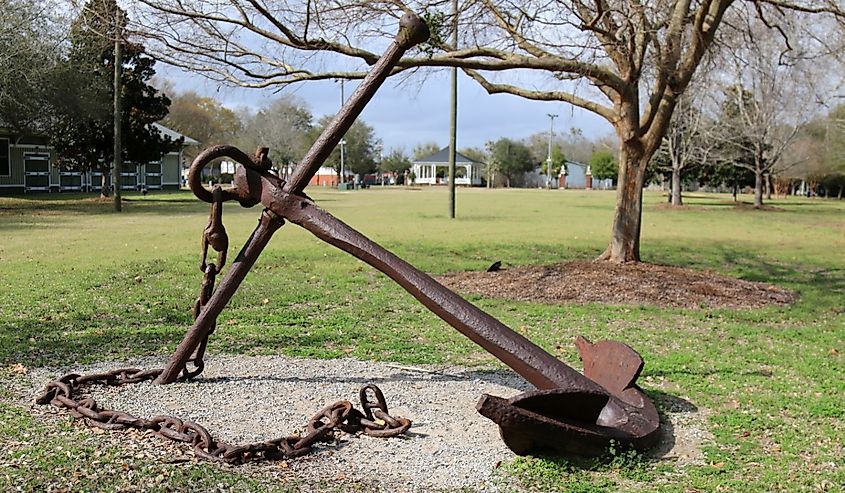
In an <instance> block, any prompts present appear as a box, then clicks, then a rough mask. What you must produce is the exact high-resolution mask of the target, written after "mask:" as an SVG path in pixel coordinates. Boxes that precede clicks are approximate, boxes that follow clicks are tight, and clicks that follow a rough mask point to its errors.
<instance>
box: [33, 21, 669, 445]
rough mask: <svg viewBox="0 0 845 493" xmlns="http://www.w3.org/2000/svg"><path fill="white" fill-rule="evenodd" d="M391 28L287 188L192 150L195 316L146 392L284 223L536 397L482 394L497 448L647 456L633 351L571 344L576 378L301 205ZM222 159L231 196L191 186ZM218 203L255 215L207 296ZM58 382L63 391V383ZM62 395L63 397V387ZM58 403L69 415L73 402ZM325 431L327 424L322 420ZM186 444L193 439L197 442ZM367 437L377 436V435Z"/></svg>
mask: <svg viewBox="0 0 845 493" xmlns="http://www.w3.org/2000/svg"><path fill="white" fill-rule="evenodd" d="M400 26H401V27H400V31H399V34H397V36H396V38H395V39H394V41H393V43H392V44H391V46H390V47H388V49H387V51H386V52H385V53H384V55H383V56H382V58H381V59H379V61H378V62H377V63H376V64H375V65H374V66H373V68H372V70H371V71H370V72H369V73H368V74H367V76H366V77H365V79H364V80H363V81H362V83H361V84H360V86H359V87H358V89H357V90H356V91H355V93H354V94H353V95H352V97H351V98H350V99H349V100H348V101H347V102H346V104H345V105H344V106H343V108H342V109H341V110H340V112H339V113H338V114H337V115H336V117H335V118H334V120H332V122H331V123H330V124H329V126H328V127H327V128H326V130H325V131H324V132H323V134H322V135H321V136H320V137H319V138H318V139H317V141H316V142H315V143H314V145H313V146H312V147H311V149H310V150H309V151H308V152H307V153H306V155H305V157H304V158H303V160H302V161H301V162H300V164H299V166H298V167H297V168H296V169H295V170H294V172H293V174H292V176H291V178H290V180H289V181H288V182H285V181H283V180H282V179H280V178H279V177H277V176H275V175H274V174H272V173H271V171H270V170H271V167H272V163H270V161H269V159H268V158H267V153H268V149H267V148H259V149H258V151H257V152H256V153H255V155H254V156H248V155H247V154H246V153H244V152H243V151H240V150H238V149H237V148H235V147H232V146H216V147H212V148H209V149H206V150H205V151H203V152H202V153H201V154H200V155H199V156H198V157H197V158H196V160H195V161H194V162H193V164H192V165H191V169H190V172H189V185H190V187H191V190H192V191H193V192H194V194H195V195H196V196H197V197H198V198H199V199H201V200H203V201H206V202H209V203H211V217H210V219H209V223H208V226H207V227H206V229H205V231H204V233H203V241H202V262H201V266H200V267H201V270H202V271H203V274H204V277H203V286H202V289H201V294H200V296H199V298H198V299H197V302H196V305H195V321H194V324H193V326H192V327H191V328H190V329H189V331H188V332H187V334H186V335H185V337H184V339H183V340H182V341H181V343H180V344H179V346H178V348H177V349H176V351H175V352H174V354H173V355H172V356H171V358H170V360H169V362H168V364H167V366H166V367H165V368H164V369H163V370H161V371H160V372H158V373H156V374H149V375H146V374H145V378H155V379H156V380H155V381H156V382H157V383H162V384H166V383H170V382H174V381H176V380H177V379H180V378H182V379H183V378H191V377H193V376H196V375H198V374H199V373H200V372H201V371H202V368H203V362H202V357H203V354H204V351H205V345H206V342H207V340H208V337H209V335H210V334H211V333H212V332H213V331H214V329H215V321H216V319H217V316H218V315H219V314H220V312H221V311H222V310H223V308H224V307H225V305H226V303H228V301H229V299H230V298H231V297H232V295H233V294H234V293H235V291H236V290H237V288H238V286H239V285H240V283H241V282H242V281H243V280H244V278H245V277H246V275H247V273H248V272H249V270H250V268H251V267H252V265H253V264H254V263H255V261H256V260H257V258H258V256H259V255H260V253H261V251H262V250H263V249H264V247H265V246H266V245H267V243H268V242H269V240H270V238H271V237H272V236H273V234H274V233H275V232H276V231H277V230H278V229H279V228H280V227H281V226H282V225H283V224H284V222H285V221H287V222H290V223H293V224H296V225H298V226H301V227H303V228H305V229H306V230H308V231H309V232H311V233H312V234H314V235H315V236H316V237H318V238H320V239H321V240H323V241H325V242H327V243H329V244H331V245H334V246H335V247H337V248H339V249H341V250H343V251H345V252H347V253H349V254H351V255H353V256H355V257H356V258H358V259H361V260H362V261H364V262H366V263H367V264H369V265H371V266H372V267H374V268H376V269H378V270H379V271H381V272H383V273H384V274H385V275H387V276H388V277H390V278H391V279H392V280H394V281H395V282H396V283H398V284H399V285H400V286H401V287H402V288H404V289H405V290H406V291H407V292H408V293H410V294H411V295H412V296H414V297H415V298H416V299H417V300H419V301H420V302H421V303H422V304H423V305H425V306H426V307H427V308H428V309H429V310H431V311H432V312H433V313H435V314H436V315H437V316H439V317H440V318H441V319H443V320H444V321H445V322H446V323H448V324H449V325H451V326H452V327H454V328H455V329H457V330H458V331H459V332H461V333H462V334H464V335H465V336H466V337H468V338H469V339H471V340H472V341H473V342H475V343H476V344H478V345H480V346H481V347H482V348H484V349H485V350H486V351H488V352H490V353H491V354H492V355H494V356H495V357H496V358H498V359H500V360H501V361H502V362H504V363H505V364H506V365H508V366H509V367H510V368H512V369H513V370H514V371H515V372H516V373H518V374H519V375H521V376H522V377H523V378H525V379H526V380H527V381H528V382H530V383H531V384H532V385H534V386H535V387H536V388H537V390H535V391H531V392H526V393H523V394H520V395H518V396H516V397H513V398H511V399H502V398H499V397H495V396H489V395H483V396H482V397H481V399H480V400H479V402H478V404H477V408H478V410H479V412H480V413H481V414H483V415H484V416H486V417H488V418H490V419H492V420H493V421H495V422H496V423H497V424H498V425H499V427H500V430H501V433H502V438H503V439H504V441H505V443H506V444H507V445H508V447H510V448H511V450H513V451H514V452H515V453H517V454H528V453H556V454H579V455H593V454H598V453H601V452H602V451H603V450H605V449H606V447H607V445H609V444H610V443H611V441H612V440H613V441H616V442H618V443H620V444H623V445H624V444H627V445H631V446H634V447H636V448H641V449H642V448H647V447H649V446H650V445H652V444H653V443H654V441H655V440H656V437H657V431H658V428H659V424H660V423H659V417H658V414H657V411H656V409H655V407H654V405H653V404H652V403H651V401H650V400H649V399H648V397H647V396H646V395H645V394H644V393H643V392H642V390H641V389H640V388H639V387H638V386H637V385H636V380H637V377H638V376H639V374H640V371H641V370H642V366H643V360H642V358H641V357H640V355H639V354H637V353H636V351H634V350H633V349H631V348H630V347H629V346H627V345H625V344H622V343H619V342H614V341H600V342H598V343H595V344H593V343H591V342H589V341H587V340H586V339H584V338H579V339H578V340H577V341H576V344H577V347H578V349H579V352H580V355H581V359H582V360H583V362H584V373H583V374H582V373H580V372H578V371H577V370H575V369H573V368H571V367H570V366H568V365H566V364H565V363H563V362H562V361H560V360H558V359H557V358H555V357H554V356H552V355H551V354H549V353H547V352H546V351H544V350H543V349H542V348H540V347H539V346H537V345H536V344H534V343H532V342H531V341H529V340H528V339H527V338H525V337H523V336H522V335H520V334H518V333H516V332H514V331H513V330H511V329H510V328H508V327H507V326H506V325H504V324H503V323H501V322H500V321H498V320H496V319H495V318H494V317H492V316H491V315H489V314H487V313H486V312H484V311H483V310H481V309H479V308H478V307H476V306H474V305H473V304H471V303H469V302H468V301H466V300H464V299H463V298H462V297H460V296H459V295H457V294H456V293H454V292H452V291H450V290H449V289H448V288H446V287H444V286H443V285H441V284H440V283H439V282H437V281H436V280H435V279H433V278H432V277H431V276H429V275H427V274H425V273H424V272H421V271H420V270H418V269H416V268H414V267H413V266H412V265H411V264H409V263H408V262H406V261H404V260H402V259H401V258H399V257H398V256H396V255H394V254H393V253H391V252H389V251H388V250H386V249H384V248H383V247H381V246H380V245H378V244H377V243H375V242H374V241H372V240H370V239H369V238H367V237H366V236H364V235H363V234H361V233H360V232H358V231H356V230H355V229H354V228H352V227H350V226H348V225H347V224H345V223H343V222H342V221H340V220H339V219H337V218H336V217H334V216H332V215H331V214H330V213H328V212H326V211H325V210H323V209H321V208H320V207H319V206H317V204H315V203H314V201H312V200H311V199H310V198H308V197H307V196H306V195H305V193H304V189H305V186H306V185H307V184H308V182H309V180H310V178H311V177H312V176H313V175H314V174H315V173H316V172H317V170H318V169H319V167H320V166H321V165H322V164H323V163H324V161H325V159H326V158H327V157H328V156H329V154H330V153H331V151H332V149H333V148H334V146H335V145H337V143H338V142H339V141H340V139H341V138H342V137H343V134H344V133H345V132H346V131H347V130H348V129H349V127H350V126H351V125H352V123H353V122H354V120H355V118H357V116H358V115H359V114H360V113H361V111H362V110H363V108H364V106H365V105H366V104H367V102H368V101H369V100H370V99H371V98H372V97H373V95H374V94H375V92H376V90H377V89H378V87H379V86H380V85H381V84H382V83H383V82H384V80H385V79H386V77H387V76H388V75H390V73H391V71H392V70H393V69H394V67H395V66H396V63H397V62H398V61H399V60H400V59H401V57H402V55H403V53H404V52H405V51H406V50H407V49H409V48H410V47H412V46H413V45H414V44H416V43H419V42H421V41H423V40H425V39H426V38H427V37H428V29H427V27H426V26H425V24H424V23H423V22H422V21H421V20H420V19H419V18H417V17H415V16H413V15H406V16H405V17H403V19H402V21H401V23H400ZM222 157H226V158H229V159H232V160H234V161H236V162H237V163H239V164H240V166H238V167H237V169H236V172H235V186H234V188H232V189H228V190H223V189H221V188H219V187H218V188H214V189H213V190H211V191H209V190H207V189H205V188H204V187H203V186H202V183H201V173H202V169H203V168H204V167H205V166H206V165H208V164H209V163H210V162H212V161H213V160H214V159H218V158H222ZM226 201H237V202H239V203H240V204H241V205H242V206H244V207H252V206H254V205H257V204H259V203H260V204H261V205H262V206H263V207H264V210H263V212H262V214H261V217H260V220H259V224H258V227H257V228H256V230H255V231H254V232H253V234H252V236H251V237H250V238H249V240H248V241H247V242H246V244H245V245H244V247H243V248H242V249H241V251H240V253H239V254H238V255H237V257H236V258H235V260H234V261H233V262H231V265H230V266H229V268H228V269H227V270H226V272H225V275H224V276H223V278H222V280H221V281H220V283H219V284H218V285H217V287H216V288H215V287H214V282H215V276H216V275H217V274H218V273H219V272H220V269H221V268H222V266H223V264H224V263H225V261H226V254H225V251H226V249H227V246H228V245H227V242H228V240H226V234H225V229H224V228H223V224H222V204H223V203H224V202H226ZM209 246H210V247H211V248H212V249H213V250H214V251H216V252H217V255H218V257H217V262H216V264H215V263H207V261H206V257H207V255H208V251H207V250H208V247H209ZM189 364H193V365H194V369H193V370H190V369H188V365H189ZM70 381H71V382H73V381H74V377H71V378H70ZM63 385H65V387H67V383H65V384H63ZM65 387H62V385H57V386H54V387H53V394H52V395H51V397H50V398H51V399H58V400H59V403H60V404H61V403H62V402H64V401H63V400H62V399H64V398H65V397H61V396H63V395H65V390H64V389H65ZM70 391H72V388H71V389H70V390H69V391H68V392H67V393H68V395H67V397H66V398H67V399H70V395H69V394H70ZM371 393H372V394H373V395H372V397H371V396H370V394H371ZM45 399H46V397H45ZM361 401H362V406H363V415H362V416H358V417H356V419H358V422H360V423H374V424H380V423H385V422H386V423H387V424H388V430H389V431H383V432H382V433H384V434H391V433H394V430H402V431H404V430H406V429H407V426H410V422H407V420H401V419H394V418H392V417H390V416H389V415H388V414H387V405H386V404H385V402H384V398H383V396H381V392H380V391H378V390H377V389H374V388H371V387H365V388H364V389H362V390H361ZM65 404H67V406H68V407H73V406H74V403H73V402H68V403H65ZM75 405H76V407H73V408H74V409H75V410H76V411H75V412H77V413H80V414H82V415H85V416H87V414H86V413H87V412H88V411H80V410H79V409H81V408H85V406H84V405H83V404H82V403H81V402H80V403H76V404H75ZM333 412H334V411H326V415H332V416H333V415H334V414H332V413H333ZM327 419H328V418H327ZM329 422H332V423H333V422H334V418H331V419H329ZM130 425H131V423H130ZM174 433H182V434H184V433H187V432H185V431H178V432H174ZM197 433H198V434H197V436H200V435H202V433H199V432H197ZM206 434H207V432H206ZM374 434H376V435H378V434H379V431H378V430H376V431H375V432H374ZM180 436H181V435H180ZM203 436H204V435H203ZM192 440H195V441H196V440H198V442H196V443H201V444H202V447H200V448H201V449H202V450H205V452H204V453H208V450H207V447H206V442H207V440H206V439H205V438H198V439H193V438H192ZM209 440H210V438H209ZM196 443H195V446H196Z"/></svg>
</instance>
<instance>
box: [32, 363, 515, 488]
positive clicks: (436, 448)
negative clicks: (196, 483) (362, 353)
mask: <svg viewBox="0 0 845 493" xmlns="http://www.w3.org/2000/svg"><path fill="white" fill-rule="evenodd" d="M131 363H133V364H130V366H137V367H141V368H152V367H162V366H163V363H164V362H163V361H150V360H149V359H147V360H141V361H134V362H131ZM118 366H127V364H126V363H123V364H97V365H94V366H90V367H83V368H73V371H74V372H78V373H89V372H96V371H103V370H106V369H110V368H115V367H118ZM29 376H30V379H31V381H32V382H33V385H34V386H38V385H39V384H40V385H43V383H44V382H46V381H47V380H49V379H50V378H54V377H56V376H59V372H48V371H45V370H34V371H32V372H31V373H30V375H29ZM367 383H374V384H376V385H378V386H379V387H380V388H381V389H382V391H383V392H384V395H385V397H386V399H387V403H388V406H389V409H390V413H391V414H392V415H394V416H403V417H406V418H409V419H411V421H413V425H412V426H411V429H410V431H409V433H408V434H407V436H406V437H400V438H392V439H379V438H371V437H367V436H364V435H360V434H359V435H356V436H350V435H348V434H345V433H339V434H338V437H339V440H337V441H335V442H332V443H326V444H318V445H317V446H315V452H314V453H312V454H310V455H307V456H305V457H303V458H298V459H292V460H289V461H285V467H287V468H289V469H290V471H291V472H293V473H297V472H298V473H300V474H301V475H302V477H303V479H306V478H307V477H308V476H312V475H313V473H314V471H315V470H319V471H326V472H327V473H330V477H331V478H338V479H339V478H342V479H343V480H344V481H354V482H355V481H361V482H372V481H373V480H374V479H375V480H377V481H378V482H379V483H381V486H382V487H384V488H385V489H386V490H387V491H431V490H437V489H445V490H455V489H460V488H463V487H471V488H473V489H475V490H481V491H484V490H488V491H495V490H497V488H496V485H495V484H494V483H493V480H492V478H491V473H492V472H493V470H494V469H495V468H496V466H497V465H498V464H500V463H501V462H502V461H507V460H510V459H513V458H514V457H515V456H514V454H513V453H512V452H511V451H510V450H509V449H508V448H507V447H506V446H505V444H504V443H503V442H502V441H501V439H500V438H499V432H498V427H497V426H496V424H495V423H493V422H492V421H490V420H488V419H487V418H485V417H483V416H481V415H480V414H479V413H478V412H477V411H476V410H475V403H476V401H477V400H478V398H479V397H480V396H481V394H482V393H490V394H494V395H498V396H502V397H511V396H513V395H515V394H518V393H520V392H522V391H525V390H528V389H529V388H531V387H530V385H529V384H527V383H526V382H525V381H524V380H523V379H522V378H521V377H519V376H518V375H516V374H513V373H508V372H501V371H496V372H492V371H487V372H484V371H472V370H467V369H466V368H459V367H440V368H437V369H431V368H419V369H416V367H407V366H402V365H393V364H389V363H378V362H367V361H358V360H354V359H349V358H344V359H336V360H313V359H299V358H289V357H284V356H248V357H247V356H225V357H215V358H210V359H208V360H207V361H206V369H205V371H204V372H203V374H202V376H201V377H200V378H197V379H196V380H194V381H192V382H179V383H174V384H171V385H154V384H152V383H150V382H144V383H140V384H135V385H126V386H122V387H103V386H96V387H93V388H92V392H91V393H92V395H93V397H94V398H95V399H96V400H97V402H98V403H99V405H100V407H101V408H107V409H117V410H121V411H125V412H128V413H130V414H134V415H136V416H142V417H148V418H149V417H152V416H155V415H158V414H168V415H173V416H177V417H179V418H181V419H184V420H191V421H195V422H197V423H199V424H201V425H202V426H204V427H206V428H207V429H208V430H209V431H210V432H211V434H212V436H213V437H215V438H218V439H221V440H223V441H226V442H229V443H244V442H256V441H263V440H270V439H274V438H278V437H281V436H286V435H290V434H294V433H300V432H302V431H303V429H304V426H305V424H306V423H307V420H308V418H309V417H310V416H312V415H313V414H314V413H315V412H316V411H318V410H319V409H320V408H322V407H323V406H325V405H326V404H329V403H332V402H335V401H337V400H341V399H345V400H349V401H352V403H353V405H355V407H357V408H359V409H360V405H359V403H358V390H359V388H360V387H361V386H362V385H365V384H367ZM323 479H326V478H325V477H324V478H323Z"/></svg>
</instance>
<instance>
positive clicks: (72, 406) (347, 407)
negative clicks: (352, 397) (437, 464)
mask: <svg viewBox="0 0 845 493" xmlns="http://www.w3.org/2000/svg"><path fill="white" fill-rule="evenodd" d="M162 371H163V370H162V369H154V370H140V369H138V368H118V369H115V370H111V371H108V372H104V373H91V374H88V375H80V374H78V373H68V374H66V375H65V376H63V377H61V378H59V379H58V380H54V381H52V382H49V383H48V384H47V386H46V388H45V389H44V391H43V392H42V393H41V394H39V395H38V397H37V398H36V400H35V402H36V403H38V404H42V405H44V404H50V405H52V406H55V407H57V408H59V409H67V410H68V413H70V415H71V416H73V417H75V418H79V419H84V420H85V422H86V424H87V425H88V426H94V427H97V428H103V429H107V430H123V429H126V428H136V429H139V430H150V431H152V432H153V433H155V434H156V435H158V436H160V437H163V438H169V439H171V440H174V441H178V442H185V443H189V444H191V445H192V446H193V451H194V454H195V455H196V456H197V457H200V458H203V459H207V460H211V461H218V462H225V463H228V464H243V463H245V462H248V461H257V460H279V459H291V458H294V457H299V456H302V455H305V454H307V453H309V452H311V450H312V446H313V445H314V444H315V443H318V442H329V441H332V440H333V439H334V433H333V432H334V430H338V429H339V430H342V431H344V432H346V433H357V432H359V431H362V432H364V433H365V434H367V435H370V436H374V437H380V438H387V437H394V436H397V435H400V434H402V433H405V432H406V431H408V428H410V427H411V421H410V420H408V419H406V418H401V417H393V416H390V415H389V414H388V412H387V403H386V402H385V399H384V394H382V392H381V390H380V389H379V388H378V387H377V386H375V385H372V384H370V385H366V386H364V387H362V388H361V391H360V395H361V407H362V408H363V410H364V411H363V412H361V411H359V410H357V409H355V408H354V407H353V406H352V403H351V402H349V401H337V402H335V403H334V404H331V405H329V406H326V407H324V408H323V409H321V410H320V411H319V412H317V413H316V414H315V415H314V416H312V417H311V419H309V420H308V424H307V426H306V431H305V433H304V434H302V435H289V436H286V437H282V438H277V439H274V440H268V441H265V442H256V443H249V444H244V445H233V444H229V443H226V442H223V441H219V440H216V439H214V438H213V437H212V436H211V434H210V433H209V432H208V430H207V429H206V428H204V427H203V426H201V425H199V424H197V423H194V422H192V421H184V420H182V419H179V418H177V417H174V416H165V415H161V416H154V417H152V418H151V419H145V418H140V417H137V416H133V415H131V414H129V413H125V412H122V411H115V410H110V409H100V407H99V405H98V404H97V401H95V400H94V399H93V398H91V397H84V398H78V399H77V398H75V397H74V394H75V393H76V392H77V391H79V390H80V389H81V388H82V387H83V386H90V385H127V384H133V383H139V382H144V381H147V380H153V379H155V378H156V377H158V375H159V374H160V373H161V372H162ZM368 392H372V393H373V394H374V399H370V398H369V397H368V395H367V393H368Z"/></svg>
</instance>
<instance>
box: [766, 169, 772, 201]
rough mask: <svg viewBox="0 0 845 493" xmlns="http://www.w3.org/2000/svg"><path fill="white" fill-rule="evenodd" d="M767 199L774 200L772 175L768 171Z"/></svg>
mask: <svg viewBox="0 0 845 493" xmlns="http://www.w3.org/2000/svg"><path fill="white" fill-rule="evenodd" d="M766 200H772V175H771V174H770V173H766Z"/></svg>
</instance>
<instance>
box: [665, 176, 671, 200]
mask: <svg viewBox="0 0 845 493" xmlns="http://www.w3.org/2000/svg"><path fill="white" fill-rule="evenodd" d="M666 197H667V198H666V201H667V202H669V203H670V204H671V203H672V176H671V175H670V176H669V186H668V187H667V188H666Z"/></svg>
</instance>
